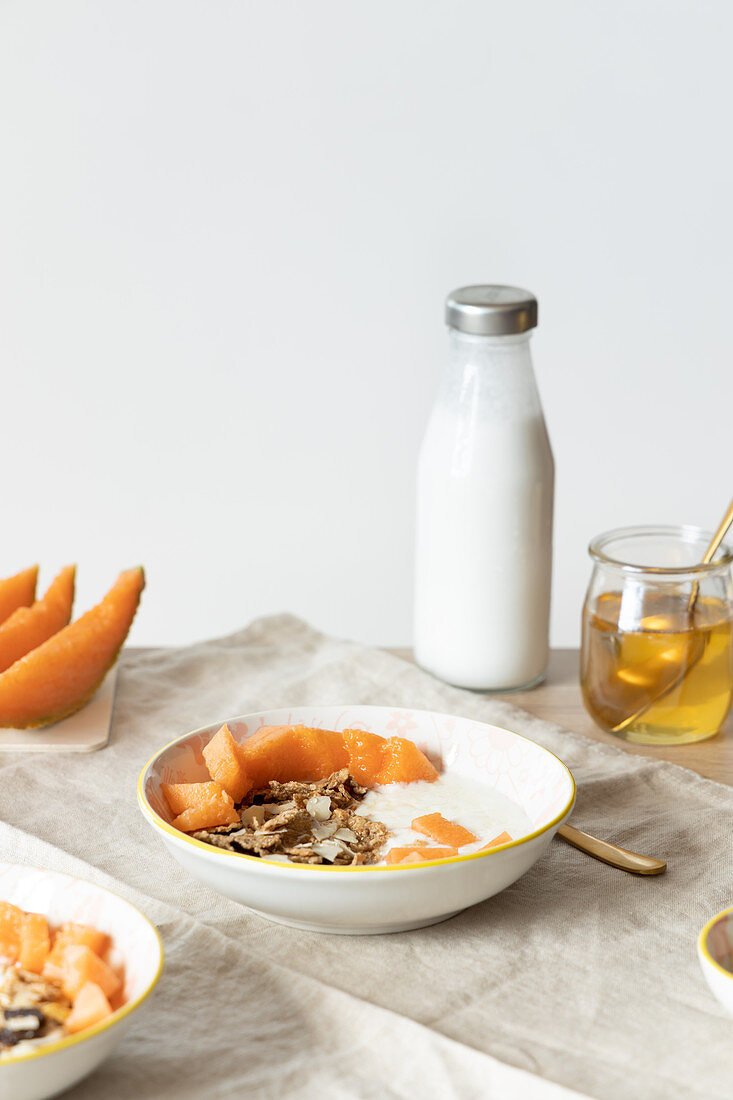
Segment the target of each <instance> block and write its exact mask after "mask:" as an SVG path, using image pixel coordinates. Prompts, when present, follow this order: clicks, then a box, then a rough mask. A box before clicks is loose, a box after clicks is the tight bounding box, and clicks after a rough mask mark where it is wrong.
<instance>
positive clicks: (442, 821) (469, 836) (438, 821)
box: [412, 814, 478, 848]
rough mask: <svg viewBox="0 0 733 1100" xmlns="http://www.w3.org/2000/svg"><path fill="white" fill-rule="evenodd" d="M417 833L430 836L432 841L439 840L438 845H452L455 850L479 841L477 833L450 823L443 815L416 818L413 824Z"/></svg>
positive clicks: (455, 823) (453, 822) (426, 815)
mask: <svg viewBox="0 0 733 1100" xmlns="http://www.w3.org/2000/svg"><path fill="white" fill-rule="evenodd" d="M412 828H413V829H414V830H415V832H416V833H422V834H423V836H429V837H430V839H431V840H437V842H438V844H450V845H451V847H453V848H462V847H463V845H464V844H473V843H475V841H477V840H478V837H477V836H476V835H475V833H472V832H471V831H470V830H469V829H464V828H463V826H462V825H459V824H458V823H457V822H455V821H449V820H448V818H447V817H443V815H442V814H425V815H424V817H416V818H415V820H414V821H413V823H412Z"/></svg>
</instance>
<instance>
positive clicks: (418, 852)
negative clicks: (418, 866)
mask: <svg viewBox="0 0 733 1100" xmlns="http://www.w3.org/2000/svg"><path fill="white" fill-rule="evenodd" d="M457 855H458V852H457V851H456V849H455V848H429V847H423V846H420V847H415V848H390V850H389V851H388V852H387V855H386V857H385V862H386V863H407V862H409V863H412V862H414V861H415V859H417V860H419V861H420V863H424V862H425V861H426V860H430V859H451V858H452V857H454V856H457Z"/></svg>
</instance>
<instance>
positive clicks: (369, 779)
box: [341, 730, 387, 787]
mask: <svg viewBox="0 0 733 1100" xmlns="http://www.w3.org/2000/svg"><path fill="white" fill-rule="evenodd" d="M341 739H342V741H343V743H344V747H345V749H346V752H347V753H348V756H349V763H348V768H349V771H350V772H351V774H352V775H353V777H354V779H355V780H356V782H357V783H361V784H362V786H364V787H373V786H374V784H375V783H376V777H377V776H378V775H379V773H380V771H381V770H382V766H383V764H384V754H385V751H386V748H387V740H386V738H384V737H380V736H379V734H377V733H368V732H367V731H366V730H344V731H343V733H342V734H341Z"/></svg>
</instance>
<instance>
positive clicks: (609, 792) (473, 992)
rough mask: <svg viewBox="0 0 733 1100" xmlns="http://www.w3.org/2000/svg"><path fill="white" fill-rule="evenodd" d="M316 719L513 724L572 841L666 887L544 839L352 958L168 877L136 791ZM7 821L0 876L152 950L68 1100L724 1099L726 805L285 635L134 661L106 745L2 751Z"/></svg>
mask: <svg viewBox="0 0 733 1100" xmlns="http://www.w3.org/2000/svg"><path fill="white" fill-rule="evenodd" d="M328 703H333V704H336V703H339V704H341V703H377V704H387V705H389V704H392V705H395V706H398V705H399V706H409V707H423V708H429V709H436V710H441V711H447V712H451V713H454V714H459V715H465V716H469V717H473V718H476V719H483V720H486V721H489V722H496V723H498V724H504V725H508V726H510V727H511V728H512V729H516V730H518V731H519V732H521V733H524V734H526V735H528V736H529V737H532V738H534V739H535V740H537V741H539V742H540V743H541V744H543V745H546V746H547V747H548V748H550V749H552V751H553V752H555V753H557V754H558V755H560V756H561V757H562V758H563V759H564V760H565V761H566V762H567V764H568V765H569V766H570V767H571V768H572V770H573V771H574V773H575V777H576V779H577V781H578V787H579V795H578V803H577V808H576V810H575V813H574V816H573V820H574V821H575V822H576V823H577V824H578V825H580V826H581V827H585V828H587V829H588V830H589V831H591V832H594V833H597V834H598V835H599V836H603V837H606V838H608V839H609V840H612V841H615V842H617V843H620V844H622V845H624V846H626V847H630V848H636V849H638V850H640V851H644V852H648V853H650V854H654V855H659V856H665V857H667V858H668V859H669V870H668V872H667V874H666V875H664V876H662V877H660V878H650V879H644V878H637V877H634V876H631V875H625V874H623V873H621V872H619V871H614V870H612V869H611V868H608V867H606V866H604V865H602V864H600V863H597V862H595V861H593V860H591V859H589V858H588V857H586V856H583V855H582V854H581V853H579V852H577V851H576V850H575V849H572V848H570V847H568V846H567V845H565V844H563V843H562V842H561V841H559V840H556V841H554V842H553V844H552V846H551V848H550V851H549V853H548V854H547V855H546V856H545V857H544V858H543V859H542V860H540V862H539V863H538V864H536V865H535V867H534V868H532V870H530V871H529V872H528V873H527V874H526V875H525V876H524V877H523V878H522V879H520V880H519V882H517V883H515V884H514V886H512V887H510V888H509V889H508V890H505V891H504V892H503V893H502V894H500V895H498V896H497V897H495V898H492V899H490V900H489V901H487V902H485V903H484V904H482V905H479V906H476V907H474V908H473V909H470V910H467V911H466V912H464V913H462V914H460V915H459V916H457V917H455V918H453V919H452V920H450V921H447V922H446V923H444V924H440V925H435V926H433V927H432V928H426V929H422V930H418V931H414V932H406V933H400V934H397V935H392V936H371V937H354V938H350V937H341V936H319V935H315V934H309V933H303V932H300V931H296V930H294V929H291V928H286V927H281V926H279V925H276V924H270V923H268V922H266V921H264V920H263V919H261V918H260V917H256V916H254V915H253V914H251V913H249V912H248V911H247V910H246V909H243V908H242V907H240V906H238V905H236V904H234V903H233V902H229V901H227V900H225V899H223V898H221V897H219V896H218V895H216V894H214V893H212V892H211V891H210V890H207V889H205V888H204V887H202V886H200V885H198V883H197V882H195V881H194V880H193V879H192V878H190V877H189V875H187V874H186V873H185V872H184V871H183V870H182V869H181V868H180V867H179V866H178V864H177V863H175V862H174V861H173V860H172V858H171V857H170V856H168V854H167V853H166V852H165V850H164V849H163V847H162V845H161V844H160V842H159V841H158V839H157V838H156V836H155V835H154V834H153V832H152V831H151V829H150V827H149V825H148V824H147V823H146V822H145V820H144V819H143V818H142V817H141V815H140V813H139V812H138V809H137V805H136V797H135V787H136V780H137V776H138V773H139V771H140V769H141V767H142V765H143V764H144V763H145V762H146V760H147V759H148V757H149V756H150V755H151V754H152V753H153V752H154V751H155V750H156V749H158V748H159V747H161V746H163V745H164V744H166V743H167V742H168V741H170V740H171V739H173V738H174V737H176V736H178V735H179V734H180V733H182V732H185V731H187V730H189V729H193V728H195V727H196V726H199V725H205V724H207V723H210V722H214V721H218V720H220V719H224V718H226V717H229V716H232V715H236V714H244V713H246V712H248V711H250V710H254V709H257V708H265V707H279V706H287V705H291V704H292V705H295V704H328ZM29 736H32V734H29ZM0 818H2V821H3V822H4V824H1V825H0V857H1V858H3V859H14V860H18V861H21V862H27V863H32V864H34V865H36V866H45V867H53V868H56V869H58V870H62V871H68V872H71V873H73V874H78V875H81V876H83V877H85V878H88V879H90V880H92V881H94V882H98V883H100V884H101V885H104V886H109V887H111V888H112V889H113V890H116V891H117V892H119V893H121V894H123V895H124V896H125V897H127V898H129V899H130V900H131V901H132V902H134V903H135V904H136V905H138V906H139V907H140V908H141V909H142V910H144V911H145V912H146V913H147V915H148V916H149V917H150V918H151V919H152V920H153V921H154V922H155V923H156V924H157V926H158V928H159V930H160V932H161V934H162V937H163V941H164V944H165V950H166V967H165V970H164V973H163V977H162V979H161V982H160V984H159V986H158V990H157V992H156V993H155V994H154V995H153V997H152V998H150V999H149V1000H148V1001H147V1002H146V1004H145V1006H144V1007H143V1008H142V1009H141V1010H140V1011H139V1012H138V1013H137V1015H136V1017H135V1020H136V1022H135V1023H134V1024H133V1028H132V1031H131V1033H130V1035H129V1037H128V1038H127V1039H126V1040H125V1042H124V1043H123V1044H122V1046H121V1047H120V1048H119V1051H118V1053H117V1054H116V1055H115V1056H114V1057H113V1058H111V1059H110V1060H109V1061H108V1062H107V1063H105V1064H104V1065H103V1066H102V1068H101V1069H100V1070H99V1071H98V1072H97V1073H96V1074H95V1075H94V1076H92V1077H90V1078H89V1079H88V1080H87V1081H86V1082H84V1083H83V1084H81V1085H80V1086H78V1087H77V1088H76V1089H74V1090H72V1091H71V1092H70V1093H68V1094H67V1095H68V1096H69V1097H70V1098H73V1100H102V1098H103V1097H104V1098H105V1100H133V1098H134V1100H149V1098H150V1100H153V1098H158V1097H160V1098H170V1100H174V1098H175V1100H219V1098H223V1097H238V1098H243V1097H273V1098H277V1097H297V1098H300V1097H308V1098H309V1100H311V1098H315V1100H321V1098H327V1097H332V1096H334V1097H335V1096H339V1097H357V1098H360V1100H361V1098H372V1097H374V1098H383V1097H410V1098H412V1097H415V1098H420V1100H422V1098H426V1100H432V1098H436V1100H438V1098H440V1100H442V1098H450V1097H488V1098H494V1097H496V1098H499V1100H506V1098H514V1097H516V1098H521V1100H525V1098H526V1100H534V1098H536V1100H545V1098H552V1097H560V1096H567V1095H568V1093H567V1092H566V1089H572V1090H576V1091H577V1092H580V1093H581V1094H584V1095H588V1096H592V1097H599V1098H603V1100H610V1098H623V1100H634V1098H640V1100H642V1098H643V1100H657V1098H659V1100H674V1098H677V1097H701V1098H702V1097H704V1098H706V1100H715V1098H718V1097H720V1098H723V1097H730V1096H731V1095H732V1094H733V1021H732V1020H730V1019H729V1018H728V1017H726V1015H725V1014H724V1013H723V1011H722V1009H720V1008H719V1007H718V1005H717V1002H716V1001H715V1000H714V999H713V998H712V996H711V994H710V993H709V992H708V990H707V987H706V986H705V984H704V982H703V979H702V976H701V974H700V971H699V969H698V964H697V960H696V955H695V940H696V934H697V931H698V930H699V928H700V927H701V926H702V924H703V923H704V922H705V921H706V920H707V919H708V918H709V917H710V916H711V915H712V914H714V913H715V912H717V911H718V910H719V909H721V908H723V907H725V906H726V905H729V904H731V903H732V902H733V882H732V881H731V878H732V872H733V852H732V849H731V843H730V841H731V826H732V825H733V790H731V789H729V788H728V787H724V786H721V785H719V784H716V783H712V782H710V781H707V780H704V779H701V778H699V777H698V776H697V775H694V774H693V773H691V772H687V771H684V770H682V769H680V768H676V767H674V766H673V765H669V764H663V763H651V762H649V761H647V760H644V759H642V758H640V757H637V756H631V755H629V754H627V753H625V752H624V751H623V750H622V749H615V748H608V747H605V746H602V745H599V744H596V743H595V742H591V741H589V740H587V739H585V738H582V737H579V736H576V735H573V734H571V733H568V732H566V731H564V730H562V729H559V728H558V727H556V726H553V725H550V724H548V723H546V722H542V721H540V720H538V719H536V718H533V717H531V716H530V715H528V714H526V713H524V712H523V711H520V710H518V709H517V708H515V707H511V706H509V705H507V704H506V703H502V702H499V701H492V700H491V699H486V698H483V697H480V696H477V695H472V694H470V693H467V692H462V691H458V690H456V689H454V688H449V687H446V686H445V685H444V684H441V683H439V682H438V681H437V680H435V679H433V678H432V677H431V676H429V675H427V674H426V673H424V672H421V671H420V670H419V669H417V668H415V667H413V666H412V665H410V664H408V663H406V662H404V661H401V660H400V659H398V658H396V657H392V656H390V655H388V654H385V653H382V652H378V651H374V650H369V649H365V648H363V647H360V646H357V645H354V644H352V643H349V642H343V641H338V640H334V639H331V638H326V637H324V636H322V635H320V634H318V633H317V632H316V631H314V630H312V629H311V628H310V627H308V626H306V625H305V624H303V623H302V622H299V621H298V620H297V619H294V618H292V617H290V616H277V617H274V618H269V619H264V620H261V621H258V622H255V623H254V624H252V625H251V626H250V627H249V628H247V629H246V630H243V631H242V632H240V633H238V634H235V635H232V636H231V637H228V638H223V639H220V640H216V641H211V642H206V643H203V644H200V645H196V646H191V647H189V648H186V649H156V650H128V651H126V652H125V653H124V655H123V659H122V668H121V673H120V679H119V687H118V693H117V701H116V706H115V716H114V727H113V731H112V738H111V743H110V745H109V747H108V748H107V749H104V750H103V751H101V752H99V753H96V754H94V755H92V756H66V757H63V758H61V759H59V758H58V757H50V756H43V755H41V754H38V755H36V754H33V755H31V756H25V755H24V756H15V757H14V756H13V755H12V754H10V753H5V754H3V755H2V756H0ZM561 1086H564V1088H563V1087H561ZM4 1100H6V1098H4ZM7 1100H10V1098H7Z"/></svg>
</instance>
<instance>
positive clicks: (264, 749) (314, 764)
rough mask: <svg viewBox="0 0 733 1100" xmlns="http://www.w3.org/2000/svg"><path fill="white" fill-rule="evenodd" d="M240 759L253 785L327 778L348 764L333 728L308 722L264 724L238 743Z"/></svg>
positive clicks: (342, 744)
mask: <svg viewBox="0 0 733 1100" xmlns="http://www.w3.org/2000/svg"><path fill="white" fill-rule="evenodd" d="M239 752H240V759H241V760H242V762H243V764H244V767H245V770H246V772H247V774H248V776H249V777H250V779H251V780H252V784H253V786H255V787H262V786H265V784H267V783H268V782H269V781H270V780H271V779H276V780H278V781H279V782H281V783H286V782H288V781H289V780H291V779H294V780H318V779H326V778H327V777H328V776H329V775H330V774H331V772H335V771H339V770H340V769H341V768H345V767H347V766H348V763H349V757H348V753H347V751H346V749H345V747H344V743H343V741H342V739H341V735H340V734H338V733H336V732H335V731H334V730H320V729H311V728H309V727H307V726H263V728H262V729H260V730H257V732H256V733H255V734H253V735H252V737H248V738H247V740H246V741H244V742H243V743H242V744H241V745H240V747H239Z"/></svg>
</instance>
